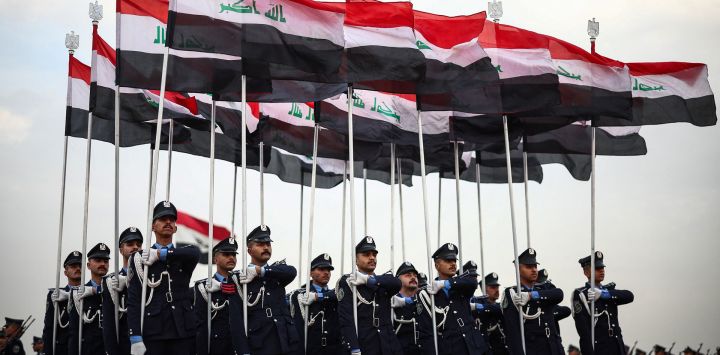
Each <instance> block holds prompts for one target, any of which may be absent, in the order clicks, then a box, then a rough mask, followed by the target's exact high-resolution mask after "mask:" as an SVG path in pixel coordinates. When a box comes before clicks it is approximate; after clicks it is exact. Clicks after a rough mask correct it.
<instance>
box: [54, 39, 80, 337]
mask: <svg viewBox="0 0 720 355" xmlns="http://www.w3.org/2000/svg"><path fill="white" fill-rule="evenodd" d="M79 44H80V36H79V35H76V34H75V31H70V33H66V34H65V48H67V49H68V56H69V58H68V59H72V57H73V55H74V53H75V50H76V49H78V46H79ZM68 74H69V73H68ZM69 94H72V93H69ZM67 147H68V136H65V139H64V143H63V165H62V178H61V180H60V181H61V182H60V220H59V222H58V242H57V263H56V264H55V265H57V268H56V269H55V293H59V292H60V269H61V268H62V237H63V222H64V221H65V178H66V177H67ZM53 307H54V309H55V311H54V314H53V333H52V334H53V335H52V336H53V339H52V340H53V344H55V341H56V340H57V336H56V333H57V323H58V315H59V312H58V307H57V303H54V304H53Z"/></svg>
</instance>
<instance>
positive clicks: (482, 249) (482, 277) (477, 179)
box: [475, 151, 485, 295]
mask: <svg viewBox="0 0 720 355" xmlns="http://www.w3.org/2000/svg"><path fill="white" fill-rule="evenodd" d="M475 185H477V196H478V227H479V228H478V235H479V238H480V288H482V290H480V291H481V292H482V294H483V295H485V246H484V245H483V224H482V199H481V198H480V151H476V152H475Z"/></svg>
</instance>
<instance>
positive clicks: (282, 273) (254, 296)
mask: <svg viewBox="0 0 720 355" xmlns="http://www.w3.org/2000/svg"><path fill="white" fill-rule="evenodd" d="M247 241H248V243H250V242H272V240H270V228H269V227H267V226H266V227H265V229H264V230H263V229H262V228H261V227H257V228H255V230H253V231H252V232H250V234H249V235H248V237H247ZM296 275H297V270H295V268H294V267H293V266H290V265H287V264H285V261H280V262H276V263H274V264H272V265H266V266H264V267H263V271H262V274H261V275H258V276H257V277H255V278H254V279H253V280H252V281H250V283H248V284H246V287H247V311H248V317H247V318H248V327H247V340H246V341H247V345H248V346H249V348H250V353H251V354H253V355H256V354H292V353H295V352H296V351H298V350H299V349H300V347H301V346H302V345H301V342H300V336H299V334H298V332H297V329H296V328H295V323H294V322H293V319H292V317H291V316H290V309H289V307H288V303H287V300H286V299H285V286H287V285H289V284H290V283H291V282H292V281H293V280H294V279H295V276H296ZM231 278H232V279H233V281H234V282H235V283H236V285H240V283H241V282H240V281H241V279H242V278H243V275H242V273H238V272H236V273H233V275H232V276H231ZM241 292H242V291H241ZM242 308H243V307H242V305H240V307H232V308H231V309H230V322H231V323H233V322H236V323H237V322H243V313H242Z"/></svg>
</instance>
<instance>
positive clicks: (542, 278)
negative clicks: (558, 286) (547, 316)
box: [536, 269, 572, 343]
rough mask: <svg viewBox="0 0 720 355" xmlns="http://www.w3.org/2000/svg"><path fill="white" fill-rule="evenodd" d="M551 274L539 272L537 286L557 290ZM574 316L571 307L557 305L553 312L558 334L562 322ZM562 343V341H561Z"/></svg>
mask: <svg viewBox="0 0 720 355" xmlns="http://www.w3.org/2000/svg"><path fill="white" fill-rule="evenodd" d="M549 277H550V274H549V273H548V271H547V270H546V269H542V270H540V271H538V278H537V282H536V284H537V285H549V287H552V288H555V285H554V284H553V283H552V280H550V278H549ZM571 314H572V310H571V309H570V307H567V306H561V305H556V306H555V309H554V310H553V316H554V317H555V326H556V327H557V330H558V334H560V321H561V320H563V319H565V318H567V317H570V315H571ZM561 343H562V340H561Z"/></svg>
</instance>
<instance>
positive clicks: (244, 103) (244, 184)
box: [240, 75, 248, 336]
mask: <svg viewBox="0 0 720 355" xmlns="http://www.w3.org/2000/svg"><path fill="white" fill-rule="evenodd" d="M241 80H242V82H241V89H240V91H241V100H242V103H241V104H242V109H241V110H242V135H241V142H240V143H241V144H242V154H241V156H242V159H241V161H242V174H241V175H242V186H241V195H242V198H241V204H242V218H241V219H240V220H241V230H240V231H241V232H242V233H241V236H242V238H240V239H241V240H242V248H241V250H243V254H242V255H243V260H242V262H243V263H242V265H243V269H245V268H247V265H248V264H247V246H246V242H247V241H246V236H247V90H246V86H247V77H246V76H245V75H243V76H242V77H241ZM243 324H244V325H245V336H247V333H248V312H247V284H245V285H244V286H243Z"/></svg>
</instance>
